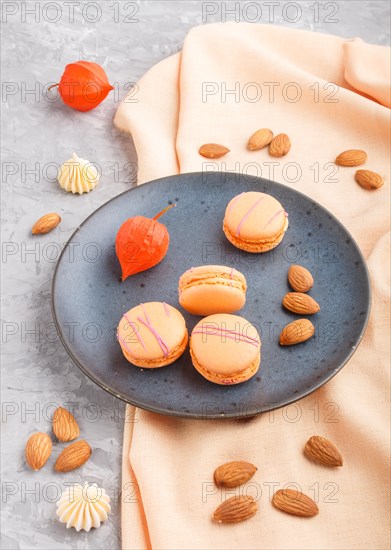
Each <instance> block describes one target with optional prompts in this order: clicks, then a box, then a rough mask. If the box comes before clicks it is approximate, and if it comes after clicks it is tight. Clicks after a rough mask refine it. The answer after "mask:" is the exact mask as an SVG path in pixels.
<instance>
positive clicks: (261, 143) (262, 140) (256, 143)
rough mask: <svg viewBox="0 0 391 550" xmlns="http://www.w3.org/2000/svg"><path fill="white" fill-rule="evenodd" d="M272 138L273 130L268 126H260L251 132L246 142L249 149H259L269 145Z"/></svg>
mask: <svg viewBox="0 0 391 550" xmlns="http://www.w3.org/2000/svg"><path fill="white" fill-rule="evenodd" d="M272 139H273V132H272V131H271V130H269V128H262V129H261V130H257V131H256V132H254V133H253V135H252V136H251V137H250V139H249V140H248V143H247V149H249V151H259V150H261V149H263V148H264V147H266V146H267V145H269V143H270V142H271V141H272Z"/></svg>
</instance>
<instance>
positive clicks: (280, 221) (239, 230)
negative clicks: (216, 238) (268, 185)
mask: <svg viewBox="0 0 391 550" xmlns="http://www.w3.org/2000/svg"><path fill="white" fill-rule="evenodd" d="M285 217H286V216H285V210H284V208H283V207H282V205H281V203H280V202H279V201H278V200H277V199H275V198H274V197H272V196H271V195H268V194H267V193H259V192H256V191H250V192H247V193H242V194H241V195H237V196H236V197H234V198H233V199H232V200H231V201H230V202H229V203H228V206H227V208H226V211H225V217H224V224H225V226H226V227H227V229H228V231H229V233H230V234H232V235H234V236H236V237H239V238H240V239H241V240H251V241H261V240H265V241H267V240H271V239H273V237H274V236H275V235H277V234H279V233H280V232H281V230H282V229H283V228H284V226H285Z"/></svg>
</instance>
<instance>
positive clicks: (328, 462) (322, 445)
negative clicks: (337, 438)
mask: <svg viewBox="0 0 391 550" xmlns="http://www.w3.org/2000/svg"><path fill="white" fill-rule="evenodd" d="M304 454H305V456H306V457H307V458H309V459H310V460H313V461H315V462H319V463H320V464H324V465H325V466H342V465H343V458H342V455H341V453H340V452H339V451H338V449H337V447H336V446H335V445H334V443H332V442H331V441H329V440H328V439H326V438H325V437H322V436H320V435H313V436H312V437H310V439H309V440H308V441H307V443H306V444H305V447H304Z"/></svg>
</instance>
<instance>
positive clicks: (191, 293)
mask: <svg viewBox="0 0 391 550" xmlns="http://www.w3.org/2000/svg"><path fill="white" fill-rule="evenodd" d="M246 290H247V283H246V278H245V276H244V275H243V274H242V273H240V271H238V270H237V269H234V268H233V267H227V266H224V265H202V266H198V267H191V268H190V269H188V270H187V271H186V272H185V273H184V274H183V275H182V276H181V277H180V279H179V285H178V292H179V303H180V304H181V306H182V307H183V308H184V309H186V311H188V312H189V313H192V314H193V315H211V314H213V313H232V312H234V311H238V310H239V309H241V308H242V307H243V306H244V304H245V302H246Z"/></svg>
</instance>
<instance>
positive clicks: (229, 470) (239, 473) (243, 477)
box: [214, 460, 258, 487]
mask: <svg viewBox="0 0 391 550" xmlns="http://www.w3.org/2000/svg"><path fill="white" fill-rule="evenodd" d="M257 470H258V468H257V467H256V466H254V464H251V463H250V462H245V461H242V460H240V461H234V462H227V463H226V464H222V465H221V466H219V467H218V468H216V470H215V472H214V480H215V483H216V485H218V486H223V487H238V486H239V485H242V484H243V483H247V481H249V480H250V479H251V478H252V477H253V475H254V474H255V472H256V471H257Z"/></svg>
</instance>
